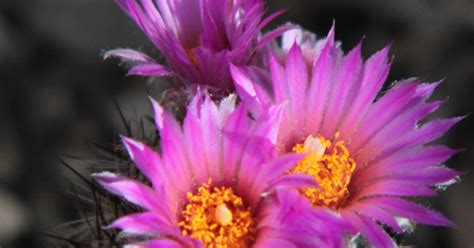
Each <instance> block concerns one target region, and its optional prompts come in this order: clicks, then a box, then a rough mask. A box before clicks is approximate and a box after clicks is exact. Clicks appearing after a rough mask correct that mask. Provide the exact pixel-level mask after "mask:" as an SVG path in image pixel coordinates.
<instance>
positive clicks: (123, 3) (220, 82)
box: [104, 0, 289, 90]
mask: <svg viewBox="0 0 474 248" xmlns="http://www.w3.org/2000/svg"><path fill="white" fill-rule="evenodd" d="M116 2H117V4H118V5H119V6H120V7H121V8H122V9H123V10H124V11H125V12H126V13H127V14H128V15H129V16H130V17H131V18H132V19H133V20H134V21H135V22H136V23H137V24H138V26H139V27H140V28H141V29H142V31H143V32H144V33H145V34H146V35H147V36H148V38H149V39H150V40H151V41H152V42H153V44H154V45H155V46H156V47H157V48H158V50H159V51H160V52H161V53H162V54H163V56H164V57H165V58H166V61H167V64H166V65H165V64H162V63H160V62H158V61H156V60H154V59H153V58H151V57H150V56H147V55H145V54H142V53H140V52H138V51H134V50H130V49H116V50H111V51H109V52H107V53H106V54H105V56H104V57H106V58H107V57H109V56H118V57H121V58H123V59H125V60H127V61H130V62H132V63H133V64H135V65H134V66H133V67H132V68H131V69H130V71H129V74H135V75H144V76H164V75H170V74H172V75H174V76H176V77H178V78H181V79H183V80H184V83H186V84H205V85H209V86H212V87H215V88H217V89H224V90H229V89H232V88H233V84H232V79H231V76H230V73H229V63H233V64H235V65H254V64H257V65H258V64H259V60H260V59H261V56H258V53H257V52H258V50H259V49H260V48H262V47H263V46H264V45H265V44H266V43H267V42H268V41H270V40H272V39H273V38H274V37H276V36H278V35H279V34H281V33H282V32H284V31H285V30H287V29H288V28H289V27H288V26H283V27H281V28H278V29H276V30H274V31H272V32H269V33H268V34H266V35H264V36H262V37H260V30H261V29H262V28H263V27H264V26H266V25H267V24H268V23H269V22H270V21H271V20H272V19H274V18H275V17H276V16H278V15H279V14H281V12H277V13H275V14H272V15H270V16H268V17H267V18H265V19H263V15H264V3H263V1H262V0H238V1H234V0H191V1H176V0H156V1H152V0H142V1H141V4H139V3H137V2H136V1H135V0H116Z"/></svg>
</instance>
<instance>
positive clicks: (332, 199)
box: [289, 133, 356, 209]
mask: <svg viewBox="0 0 474 248" xmlns="http://www.w3.org/2000/svg"><path fill="white" fill-rule="evenodd" d="M338 138H339V133H336V134H335V135H334V139H333V140H332V141H331V140H328V139H326V138H324V137H322V136H318V137H313V136H312V135H310V136H308V137H307V138H306V140H305V141H304V143H298V144H296V145H295V146H294V147H293V148H292V150H293V152H296V153H300V154H307V155H306V157H305V158H303V159H302V160H300V161H299V162H298V164H297V165H296V166H295V167H294V168H293V169H291V170H290V171H289V172H290V173H305V174H308V175H311V176H312V177H314V179H315V180H316V181H317V182H318V184H319V186H318V187H308V188H304V189H302V190H301V193H302V194H303V195H304V196H306V197H307V198H308V199H309V200H310V201H311V202H312V203H313V205H315V206H324V207H329V208H332V209H338V208H340V207H342V206H344V204H345V202H346V200H347V197H348V195H349V189H348V186H349V183H350V181H351V176H352V172H354V170H355V168H356V163H355V161H354V159H352V158H351V157H350V153H349V150H348V149H347V147H346V145H345V143H344V141H342V140H338Z"/></svg>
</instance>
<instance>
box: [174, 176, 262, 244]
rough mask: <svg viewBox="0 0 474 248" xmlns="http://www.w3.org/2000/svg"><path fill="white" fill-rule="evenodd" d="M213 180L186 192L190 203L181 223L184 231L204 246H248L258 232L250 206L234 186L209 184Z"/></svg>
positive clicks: (182, 213) (185, 209) (184, 210)
mask: <svg viewBox="0 0 474 248" xmlns="http://www.w3.org/2000/svg"><path fill="white" fill-rule="evenodd" d="M210 185H211V181H210V180H209V181H208V183H205V184H203V185H202V186H201V187H199V188H198V190H197V193H196V194H193V193H191V192H188V193H187V200H188V203H187V205H186V206H185V207H184V209H183V210H182V211H181V217H182V219H181V221H180V222H179V223H178V225H179V227H180V228H181V232H182V233H183V235H187V236H190V237H192V238H195V239H197V240H200V241H202V243H203V244H204V247H209V248H233V247H249V246H250V245H251V244H252V243H253V241H254V239H255V233H256V227H255V222H254V219H253V216H252V211H251V208H250V207H246V206H245V204H244V202H243V200H242V198H241V197H239V196H237V195H235V194H234V192H233V190H232V188H228V187H210Z"/></svg>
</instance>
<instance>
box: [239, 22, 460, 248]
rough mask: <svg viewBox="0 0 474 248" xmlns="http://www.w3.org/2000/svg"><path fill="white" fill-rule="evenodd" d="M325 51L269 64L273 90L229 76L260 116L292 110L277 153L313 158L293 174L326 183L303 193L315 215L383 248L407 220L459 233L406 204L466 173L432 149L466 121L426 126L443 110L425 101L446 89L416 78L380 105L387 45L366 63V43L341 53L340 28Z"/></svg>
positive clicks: (295, 50) (448, 152)
mask: <svg viewBox="0 0 474 248" xmlns="http://www.w3.org/2000/svg"><path fill="white" fill-rule="evenodd" d="M296 41H298V40H296ZM319 42H320V41H319ZM311 43H313V45H312V46H311ZM323 44H324V45H322V46H318V45H317V43H316V41H314V42H310V43H308V44H306V45H307V47H309V48H314V49H305V50H307V51H310V52H312V53H313V54H315V57H314V58H313V59H312V60H308V59H305V58H307V56H305V54H304V52H302V49H301V48H300V46H299V45H298V44H297V43H295V44H293V46H292V47H291V49H290V50H289V52H288V54H287V55H286V56H285V57H286V58H285V59H284V64H283V65H282V64H280V63H279V61H278V59H277V58H275V57H274V56H272V57H270V62H269V63H270V72H271V82H270V86H268V85H267V84H266V83H268V82H254V81H255V80H254V79H253V78H252V77H251V76H250V75H247V74H246V73H245V71H244V70H243V69H241V68H237V67H232V68H231V70H232V73H233V77H234V80H235V81H236V88H237V91H238V92H239V94H240V96H241V97H242V99H243V101H244V102H245V103H246V104H248V105H249V106H251V108H252V111H253V113H254V114H255V115H256V116H258V115H259V114H262V113H265V111H266V109H267V108H269V107H271V106H273V105H275V104H282V103H284V104H286V107H285V108H284V110H283V113H282V121H281V126H280V128H279V131H278V139H277V144H276V145H277V152H278V153H279V154H288V153H292V152H295V153H301V154H305V155H306V157H305V158H304V159H302V160H300V161H299V162H298V164H297V165H296V166H295V167H294V168H292V169H291V170H290V171H289V173H306V174H308V175H311V176H312V177H313V178H315V179H316V181H317V182H318V184H319V187H307V188H305V189H304V190H300V195H302V196H304V197H306V198H307V199H308V200H309V201H310V202H311V203H312V205H313V206H314V208H315V209H317V208H320V207H324V208H327V209H332V210H333V211H335V212H337V213H339V214H340V215H341V217H342V218H343V219H344V221H346V222H347V223H349V224H350V225H351V229H350V231H351V232H352V234H355V233H359V232H360V233H361V234H362V235H363V236H364V237H365V238H366V239H367V240H368V241H369V242H370V243H371V244H373V245H374V246H375V247H391V246H394V245H395V243H394V242H393V241H392V239H391V238H390V236H389V235H388V234H387V233H386V232H385V231H384V229H383V228H382V226H380V225H379V224H383V225H385V226H387V227H389V228H391V229H393V230H394V231H395V232H402V228H401V226H400V225H399V223H398V222H397V220H400V218H406V219H408V220H410V221H413V222H418V223H423V224H428V225H438V226H452V225H453V224H452V223H451V222H450V221H449V220H447V219H446V218H445V217H443V216H442V215H440V214H439V213H437V212H434V211H432V210H429V209H426V208H424V207H422V206H420V205H418V204H416V203H413V202H411V201H410V200H408V199H406V197H426V196H435V195H436V194H437V193H436V191H435V189H436V187H437V186H439V185H447V184H450V183H452V182H454V181H455V179H456V178H457V176H458V175H459V173H458V172H455V171H453V170H451V169H448V168H446V167H444V166H442V163H443V162H444V161H446V160H447V159H448V158H449V157H451V156H452V155H453V154H454V153H455V151H454V150H452V149H450V148H448V147H446V146H444V145H436V144H430V143H431V142H432V141H434V140H436V139H437V138H439V137H440V136H441V135H443V134H444V133H445V132H446V131H447V130H448V129H449V128H450V127H451V126H453V125H454V124H455V123H457V122H458V121H460V120H461V119H462V118H459V117H457V118H451V119H436V120H432V121H428V122H426V123H423V124H421V123H422V121H423V120H424V119H425V117H427V116H428V115H429V114H430V113H432V112H434V111H435V110H437V109H438V108H439V107H440V106H441V104H442V102H440V101H437V102H427V100H428V98H429V97H430V96H431V94H432V92H433V91H434V89H435V88H436V87H437V86H438V84H439V83H431V84H428V83H420V82H419V81H418V80H417V79H408V80H404V81H401V82H398V83H396V84H394V85H393V87H391V88H390V89H389V90H388V91H387V92H385V93H384V94H383V95H382V96H380V97H377V95H378V93H379V92H380V90H381V88H382V86H383V84H384V82H385V80H386V78H387V74H388V71H389V62H388V58H387V55H388V50H389V49H388V47H386V48H384V49H382V50H381V51H379V52H377V53H376V54H374V55H373V56H372V57H370V58H369V59H368V60H367V61H365V62H363V60H362V57H361V51H360V48H361V45H360V44H359V45H357V46H356V47H355V48H354V49H353V50H352V51H350V52H349V53H348V54H346V55H344V54H343V52H342V51H341V49H340V48H339V46H338V45H337V44H336V43H335V42H334V28H333V29H331V31H330V32H329V34H328V36H327V38H326V39H325V40H324V43H323ZM305 50H303V51H305ZM282 53H283V54H284V52H282ZM308 66H310V67H309V68H308Z"/></svg>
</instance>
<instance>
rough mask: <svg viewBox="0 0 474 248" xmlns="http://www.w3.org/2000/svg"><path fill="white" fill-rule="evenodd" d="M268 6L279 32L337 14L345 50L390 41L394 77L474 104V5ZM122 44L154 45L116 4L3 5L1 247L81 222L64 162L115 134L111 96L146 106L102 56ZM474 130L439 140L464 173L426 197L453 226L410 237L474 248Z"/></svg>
mask: <svg viewBox="0 0 474 248" xmlns="http://www.w3.org/2000/svg"><path fill="white" fill-rule="evenodd" d="M268 2H269V9H270V10H276V9H287V10H288V11H287V13H286V14H285V15H284V16H283V17H280V18H279V19H278V20H277V22H276V24H274V25H273V27H275V26H276V25H278V23H280V24H281V23H285V22H287V21H290V20H291V21H292V22H296V23H298V24H300V25H302V26H303V27H305V28H306V29H309V30H310V31H313V32H315V33H317V34H318V35H319V36H322V35H325V34H326V33H327V31H328V30H329V28H330V26H331V23H332V21H333V20H336V38H337V39H338V40H341V41H342V42H343V43H342V44H343V48H344V49H345V51H348V50H349V49H351V48H352V47H353V46H355V45H356V44H357V42H358V41H359V40H360V39H361V38H362V37H363V36H365V38H364V48H363V53H364V56H365V57H368V56H369V55H370V54H371V53H373V52H375V51H377V50H378V49H381V48H382V47H383V46H385V45H386V44H387V43H390V42H391V43H392V50H391V51H392V54H393V55H395V60H394V63H393V65H392V71H391V74H390V77H389V79H390V81H393V80H397V79H403V78H408V77H411V76H417V77H420V78H422V79H424V80H426V81H437V80H440V79H443V78H445V81H444V83H443V84H442V85H441V86H440V87H439V88H438V90H437V91H436V93H435V96H434V99H446V97H447V96H448V97H449V101H448V102H447V104H445V106H444V107H443V108H442V110H441V111H439V113H438V114H437V116H444V117H447V116H456V115H464V114H467V113H471V112H472V111H473V107H474V101H473V98H472V95H473V94H474V52H473V51H474V2H473V1H472V0H450V1H448V0H399V1H379V0H359V1H349V0H347V1H344V0H306V1H302V0H299V1H295V0H272V1H268ZM118 47H131V48H137V49H141V50H144V51H147V52H153V47H152V46H151V44H150V43H149V42H148V40H146V38H145V36H144V35H143V34H142V33H141V32H140V31H139V30H138V28H137V27H136V26H135V24H134V23H133V22H132V21H131V20H130V19H129V18H128V17H127V16H126V15H125V14H124V13H122V12H121V10H120V9H119V8H118V7H117V6H115V4H114V3H113V1H112V0H28V1H27V0H22V1H18V0H1V1H0V247H2V248H7V247H48V245H50V244H49V243H48V239H46V238H45V237H44V236H43V235H41V232H46V231H48V230H51V229H55V228H58V226H60V225H61V224H62V223H65V222H69V221H73V220H75V219H77V218H78V215H77V211H76V210H75V204H74V200H73V199H72V198H71V196H70V195H68V194H67V193H66V192H67V191H70V187H71V183H72V182H71V181H74V180H77V178H76V177H73V176H72V175H71V173H69V172H68V171H67V170H66V169H65V167H64V166H62V165H61V163H60V162H59V160H58V157H61V154H64V153H68V154H73V155H77V156H89V155H90V154H91V147H90V143H91V142H98V143H102V144H112V143H114V142H116V141H117V138H118V133H121V132H123V126H122V125H121V121H120V118H119V115H118V114H117V110H116V108H115V106H114V104H113V99H116V101H117V102H118V104H119V105H120V106H121V107H122V108H123V109H124V113H125V115H126V116H128V117H130V118H133V117H135V118H139V117H141V116H143V115H144V114H145V113H150V111H151V110H150V108H149V106H148V103H147V98H146V94H147V93H146V92H147V80H146V79H144V78H139V77H125V76H124V74H125V73H126V71H125V69H124V68H122V67H119V66H118V61H116V60H111V61H102V58H101V52H102V51H104V50H107V49H111V48H118ZM472 126H474V119H473V117H472V116H469V117H468V118H467V119H465V120H464V121H462V122H461V123H460V124H458V125H457V126H455V127H454V128H452V129H451V131H450V132H449V133H448V134H447V135H446V136H444V137H443V140H442V142H445V143H447V144H448V145H450V146H451V147H455V148H462V149H465V151H464V152H462V153H460V154H458V155H456V156H455V157H453V158H452V159H450V160H449V161H448V165H449V166H450V167H452V168H455V169H457V170H460V171H466V172H468V173H467V174H466V175H465V176H463V177H462V182H461V183H459V184H455V185H453V186H451V187H450V188H449V189H447V190H446V191H445V192H441V194H440V197H439V198H436V199H434V200H431V199H430V200H423V201H424V202H426V204H427V205H429V206H433V207H435V208H436V209H438V210H439V211H441V212H442V213H444V214H446V215H447V216H448V217H449V218H450V219H451V220H453V222H455V223H456V224H457V225H458V226H457V228H454V229H447V228H434V227H425V226H419V227H418V228H417V232H416V233H415V234H414V235H412V236H410V237H409V239H408V240H407V241H406V242H405V243H406V244H416V246H417V247H473V246H474V197H473V196H474V193H473V192H472V191H473V189H474V174H473V173H472V172H470V171H471V168H472V167H473V166H474V163H473V162H474V147H473V145H474V129H472ZM469 127H471V128H469ZM79 170H80V168H79ZM49 241H50V240H49Z"/></svg>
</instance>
